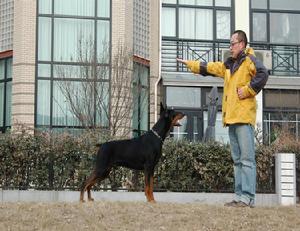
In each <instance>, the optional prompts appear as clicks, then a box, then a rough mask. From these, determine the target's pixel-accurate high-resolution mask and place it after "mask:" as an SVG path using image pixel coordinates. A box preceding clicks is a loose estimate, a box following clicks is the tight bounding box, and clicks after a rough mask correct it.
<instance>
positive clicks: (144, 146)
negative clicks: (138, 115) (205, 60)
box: [80, 103, 184, 202]
mask: <svg viewBox="0 0 300 231" xmlns="http://www.w3.org/2000/svg"><path fill="white" fill-rule="evenodd" d="M183 117H184V114H183V113H181V112H177V111H175V110H173V109H165V108H164V107H163V105H162V103H161V104H160V117H159V120H158V121H157V122H156V123H155V124H154V126H153V127H152V129H151V130H150V131H148V132H147V133H145V134H144V135H142V136H140V137H137V138H133V139H127V140H118V141H109V142H106V143H103V144H101V146H100V148H99V150H98V152H97V157H96V167H95V169H94V171H93V172H92V174H91V175H90V176H89V178H88V179H87V180H86V182H85V183H84V184H83V187H82V189H81V192H80V201H81V202H84V199H83V198H84V192H85V191H87V194H88V200H89V201H93V200H94V199H93V198H92V197H91V188H92V186H93V185H94V184H95V183H96V182H97V181H102V180H103V179H105V178H106V177H108V175H109V173H110V171H111V169H112V167H115V166H123V167H127V168H130V169H135V170H144V174H145V195H146V197H147V201H149V202H155V200H154V197H153V174H154V168H155V166H156V164H157V163H158V161H159V158H160V157H161V152H162V145H163V141H164V140H165V138H166V136H167V134H168V132H169V131H170V129H171V128H172V127H173V126H180V124H179V122H178V120H180V119H182V118H183Z"/></svg>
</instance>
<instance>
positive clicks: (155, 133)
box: [151, 129, 163, 142]
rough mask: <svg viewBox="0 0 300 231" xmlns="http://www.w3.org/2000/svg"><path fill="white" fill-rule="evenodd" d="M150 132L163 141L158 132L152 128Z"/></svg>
mask: <svg viewBox="0 0 300 231" xmlns="http://www.w3.org/2000/svg"><path fill="white" fill-rule="evenodd" d="M151 132H153V134H154V135H155V136H156V137H157V138H158V139H160V141H161V142H163V139H162V138H161V137H160V135H158V133H157V132H156V131H154V130H153V129H151Z"/></svg>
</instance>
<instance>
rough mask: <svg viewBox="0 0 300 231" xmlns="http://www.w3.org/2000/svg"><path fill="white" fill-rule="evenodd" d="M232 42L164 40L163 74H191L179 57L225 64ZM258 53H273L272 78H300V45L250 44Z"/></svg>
mask: <svg viewBox="0 0 300 231" xmlns="http://www.w3.org/2000/svg"><path fill="white" fill-rule="evenodd" d="M228 44H229V43H228V42H212V41H203V40H201V41H200V40H171V39H163V40H162V64H161V70H162V72H187V71H188V70H187V68H186V67H185V66H184V65H182V64H179V63H177V62H176V57H178V58H182V59H188V60H199V61H201V62H211V61H221V60H222V51H223V50H226V49H229V47H228ZM250 46H251V47H253V48H254V50H269V51H271V56H272V57H271V59H272V60H271V62H272V65H271V69H270V70H269V72H270V74H271V75H274V76H294V77H295V76H296V77H300V45H282V44H281V45H280V44H259V43H252V44H250Z"/></svg>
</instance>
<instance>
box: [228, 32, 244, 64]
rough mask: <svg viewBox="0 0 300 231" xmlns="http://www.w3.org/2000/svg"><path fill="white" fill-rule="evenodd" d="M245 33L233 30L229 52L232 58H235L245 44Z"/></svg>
mask: <svg viewBox="0 0 300 231" xmlns="http://www.w3.org/2000/svg"><path fill="white" fill-rule="evenodd" d="M247 43H248V40H247V35H246V33H245V32H244V31H242V30H236V31H235V32H233V34H232V36H231V39H230V53H231V56H232V58H237V56H238V55H239V53H240V52H241V51H242V50H244V49H245V48H246V46H247Z"/></svg>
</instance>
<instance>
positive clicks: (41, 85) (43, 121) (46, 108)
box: [37, 80, 50, 125]
mask: <svg viewBox="0 0 300 231" xmlns="http://www.w3.org/2000/svg"><path fill="white" fill-rule="evenodd" d="M37 124H38V125H50V81H49V80H39V81H38V97H37Z"/></svg>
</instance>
